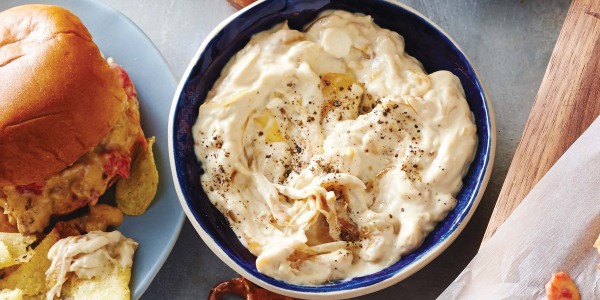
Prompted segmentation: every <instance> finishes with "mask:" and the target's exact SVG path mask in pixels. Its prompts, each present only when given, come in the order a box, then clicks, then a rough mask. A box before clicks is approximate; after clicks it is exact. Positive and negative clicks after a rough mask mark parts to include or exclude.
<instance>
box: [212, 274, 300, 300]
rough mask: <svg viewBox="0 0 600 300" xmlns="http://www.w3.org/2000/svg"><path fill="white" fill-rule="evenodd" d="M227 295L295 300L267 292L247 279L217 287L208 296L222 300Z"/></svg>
mask: <svg viewBox="0 0 600 300" xmlns="http://www.w3.org/2000/svg"><path fill="white" fill-rule="evenodd" d="M227 294H234V295H238V296H240V297H244V298H246V300H260V299H271V300H294V298H291V297H287V296H282V295H279V294H275V293H273V292H270V291H268V290H265V289H263V288H261V287H259V286H257V285H256V284H254V283H252V282H250V281H248V280H247V279H246V278H244V277H242V276H240V278H234V279H230V280H226V281H223V282H220V283H218V284H217V285H215V286H214V287H213V288H212V289H211V290H210V293H209V294H208V300H220V299H223V297H224V296H225V295H227Z"/></svg>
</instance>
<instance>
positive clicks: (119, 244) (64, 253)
mask: <svg viewBox="0 0 600 300" xmlns="http://www.w3.org/2000/svg"><path fill="white" fill-rule="evenodd" d="M137 246H138V243H137V242H135V241H134V240H132V239H129V238H126V237H124V236H123V235H122V234H121V233H120V232H118V231H112V232H102V231H92V232H89V233H87V234H84V235H79V236H70V237H67V238H64V239H61V240H59V241H58V242H56V243H55V244H54V245H52V247H51V248H50V250H49V251H48V259H50V260H51V261H52V263H51V265H50V268H48V270H47V271H46V277H50V276H52V277H54V278H53V280H50V282H56V283H55V284H54V286H52V288H51V289H50V290H49V291H48V293H47V294H46V296H47V299H49V300H50V299H54V296H57V297H60V291H61V289H62V285H63V284H64V283H65V281H66V280H67V273H69V272H74V273H75V274H76V275H77V277H79V278H81V279H90V278H94V277H102V276H107V275H108V274H110V273H112V272H114V271H115V270H119V269H124V268H127V267H131V265H132V264H133V254H134V252H135V249H136V248H137Z"/></svg>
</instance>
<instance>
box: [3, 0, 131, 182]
mask: <svg viewBox="0 0 600 300" xmlns="http://www.w3.org/2000/svg"><path fill="white" fill-rule="evenodd" d="M126 101H127V97H126V95H125V92H124V90H123V88H122V86H121V85H120V83H119V81H118V79H117V77H116V75H115V74H114V73H113V71H112V70H111V69H110V68H109V66H108V63H107V62H106V61H105V59H104V58H103V57H102V55H101V54H100V51H99V50H98V47H97V46H96V44H94V42H93V41H92V36H91V35H90V33H89V32H88V31H87V29H86V28H85V26H84V25H83V24H82V23H81V21H80V20H79V18H77V16H75V15H74V14H72V13H71V12H69V11H68V10H66V9H64V8H61V7H57V6H49V5H24V6H19V7H15V8H11V9H9V10H6V11H3V12H0V187H1V186H5V185H25V184H30V183H33V182H39V181H42V180H44V179H46V178H48V177H49V176H50V175H52V174H55V173H57V172H59V171H60V170H62V169H64V168H65V167H67V166H69V165H71V164H72V163H73V162H75V161H76V160H77V159H78V158H79V157H81V156H82V155H83V154H85V153H86V152H88V151H90V150H91V149H92V148H93V147H94V146H96V145H98V144H99V143H100V141H101V140H102V138H104V137H105V136H106V135H107V134H108V133H109V131H110V129H111V128H112V127H113V125H114V123H115V122H116V120H117V117H118V115H119V114H120V113H121V112H122V111H123V109H124V105H125V103H126Z"/></svg>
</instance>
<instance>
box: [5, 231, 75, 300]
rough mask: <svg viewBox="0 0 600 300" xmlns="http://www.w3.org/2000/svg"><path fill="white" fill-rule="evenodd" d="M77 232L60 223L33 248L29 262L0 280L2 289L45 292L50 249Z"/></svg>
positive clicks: (34, 293) (26, 293)
mask: <svg viewBox="0 0 600 300" xmlns="http://www.w3.org/2000/svg"><path fill="white" fill-rule="evenodd" d="M75 234H78V232H77V231H76V230H74V229H72V227H70V226H68V225H66V224H64V223H58V224H57V225H56V226H55V227H54V229H52V231H50V233H48V235H46V237H45V238H44V239H43V240H42V241H41V242H40V244H39V245H38V246H37V247H35V249H33V255H32V256H31V259H30V260H29V261H28V262H26V263H23V264H22V265H21V266H20V267H19V268H18V269H17V270H15V271H14V272H12V273H10V274H9V275H8V276H6V277H4V278H3V279H1V280H0V289H16V288H19V289H21V290H22V292H23V295H25V296H37V295H41V294H44V293H45V292H46V270H47V269H48V268H49V267H50V260H49V259H48V250H50V247H52V245H54V243H56V242H57V241H58V240H59V239H61V238H63V237H65V236H69V235H75ZM7 245H8V243H7ZM9 249H10V248H9Z"/></svg>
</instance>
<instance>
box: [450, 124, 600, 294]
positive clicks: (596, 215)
mask: <svg viewBox="0 0 600 300" xmlns="http://www.w3.org/2000/svg"><path fill="white" fill-rule="evenodd" d="M598 234H600V118H599V119H596V121H594V123H593V124H592V125H591V126H590V127H589V128H588V130H586V131H585V132H584V134H583V135H582V136H581V137H580V138H579V139H578V140H577V141H576V142H575V143H574V144H573V145H572V146H571V148H569V150H567V152H566V153H565V154H564V155H563V156H562V157H561V158H560V159H559V160H558V162H557V163H556V164H555V165H554V166H553V167H552V168H551V169H550V170H549V171H548V173H547V174H546V175H545V176H544V177H543V178H542V179H541V180H540V182H538V184H537V185H536V186H535V187H534V188H533V190H532V191H531V192H530V193H529V194H528V195H527V197H525V199H524V200H523V202H522V203H521V204H520V205H519V206H518V207H517V209H516V210H515V211H514V212H513V213H512V214H511V215H510V217H509V218H508V219H507V220H506V222H505V223H504V224H503V225H502V226H500V228H499V229H498V231H497V232H496V233H495V234H494V236H493V237H492V238H491V239H490V240H488V241H487V242H486V243H485V244H484V245H483V247H482V248H481V249H480V251H479V253H478V254H477V255H476V256H475V258H473V260H472V261H471V262H470V263H469V265H468V266H467V267H466V268H465V270H464V271H463V272H462V273H461V274H460V275H459V276H458V278H456V280H455V281H454V282H453V283H452V284H451V285H450V286H449V287H448V288H447V289H446V290H445V291H444V293H442V295H440V297H439V298H438V299H545V297H546V294H545V289H544V285H545V284H546V282H548V281H549V280H550V277H551V276H552V274H553V273H555V272H558V271H564V272H566V273H567V274H569V276H571V278H572V279H573V280H574V281H575V284H576V285H577V287H578V288H579V292H580V294H581V298H582V299H600V270H598V264H599V263H600V255H599V254H598V252H597V251H596V249H594V248H593V247H592V245H593V244H594V241H595V240H596V238H597V237H598Z"/></svg>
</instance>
